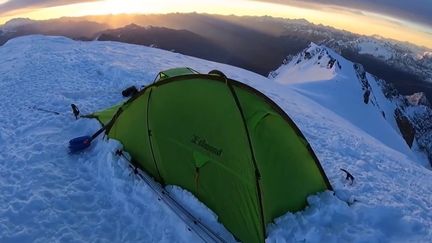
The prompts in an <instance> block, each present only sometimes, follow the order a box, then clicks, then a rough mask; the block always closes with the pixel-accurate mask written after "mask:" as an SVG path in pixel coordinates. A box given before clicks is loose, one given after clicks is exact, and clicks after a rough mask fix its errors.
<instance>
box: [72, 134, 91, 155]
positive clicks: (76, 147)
mask: <svg viewBox="0 0 432 243" xmlns="http://www.w3.org/2000/svg"><path fill="white" fill-rule="evenodd" d="M91 140H92V138H91V136H82V137H78V138H74V139H72V140H70V141H69V150H70V151H71V153H76V152H79V151H82V150H84V149H86V148H88V147H90V145H91Z"/></svg>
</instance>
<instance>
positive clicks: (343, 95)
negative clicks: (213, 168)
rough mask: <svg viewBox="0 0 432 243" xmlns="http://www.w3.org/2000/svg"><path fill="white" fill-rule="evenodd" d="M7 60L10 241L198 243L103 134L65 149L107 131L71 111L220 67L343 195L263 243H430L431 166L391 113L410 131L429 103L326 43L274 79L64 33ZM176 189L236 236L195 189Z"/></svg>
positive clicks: (0, 127)
mask: <svg viewBox="0 0 432 243" xmlns="http://www.w3.org/2000/svg"><path fill="white" fill-rule="evenodd" d="M0 62H1V63H2V65H0V73H2V75H1V76H0V88H1V90H2V93H1V95H0V99H1V102H2V105H1V106H0V121H1V122H0V147H1V148H2V152H1V153H0V174H1V176H0V189H1V191H2V193H1V194H0V202H1V203H0V218H1V226H0V241H1V242H37V241H40V242H52V241H54V242H55V241H83V242H89V241H90V242H94V241H101V242H105V241H106V242H139V241H157V242H172V241H177V242H197V241H199V239H198V238H197V237H196V236H195V235H194V234H193V233H192V232H190V231H188V230H187V227H186V226H185V224H184V223H183V222H182V221H181V220H180V219H179V218H177V216H176V215H175V214H174V213H173V212H172V211H170V209H169V208H167V206H165V205H164V204H162V203H161V202H160V201H158V198H157V197H156V196H155V195H154V194H153V193H152V191H151V189H150V188H148V187H147V186H146V184H144V183H143V182H142V181H141V180H139V179H138V178H137V177H136V176H135V175H134V174H133V173H132V171H131V170H130V169H129V167H128V165H127V162H126V161H125V160H124V159H122V158H120V157H118V156H116V155H115V151H116V150H117V149H119V148H121V145H120V144H119V143H118V142H116V141H114V140H109V141H107V140H105V139H103V138H102V137H100V138H98V139H97V140H95V141H94V142H93V143H92V144H93V145H92V147H91V148H90V149H89V150H88V151H86V152H85V153H82V154H76V155H71V154H68V152H67V148H66V146H67V142H68V141H69V139H71V138H73V137H78V136H82V135H83V134H91V133H92V132H94V131H96V130H98V129H99V128H100V125H99V124H98V122H97V121H94V120H85V119H80V120H75V119H74V118H73V116H72V114H71V113H70V111H69V109H70V104H71V103H75V104H77V105H79V106H80V108H81V111H82V112H83V113H89V112H92V111H96V110H100V109H102V108H104V107H108V106H111V105H114V104H117V103H119V102H122V101H124V99H123V97H122V95H121V90H123V89H124V88H125V87H129V86H130V85H137V86H141V85H145V84H149V83H151V82H153V80H154V77H155V76H156V74H157V73H158V72H159V71H160V70H163V69H168V68H172V67H178V66H189V67H191V68H193V69H195V70H197V71H199V72H202V73H207V72H209V71H210V70H212V69H219V70H221V71H222V72H224V73H225V74H226V75H227V76H228V77H230V78H233V79H237V80H239V81H241V82H244V83H246V84H248V85H250V86H253V87H254V88H256V89H258V90H259V91H260V92H262V93H264V94H266V95H267V96H268V97H270V98H271V99H272V100H273V101H275V102H276V103H277V104H278V105H279V106H280V107H281V108H282V109H283V110H284V111H285V112H286V113H287V114H288V115H289V116H290V117H291V118H292V119H293V121H294V122H295V123H296V124H297V125H298V127H299V128H300V129H301V131H302V132H303V133H304V134H305V136H306V138H307V140H308V141H309V142H310V144H311V146H312V148H313V149H314V151H315V152H316V155H317V157H318V158H319V160H320V162H321V164H322V165H323V169H324V171H325V173H326V174H327V176H328V178H329V180H330V182H331V184H332V186H333V188H334V192H323V193H319V194H317V195H311V196H310V197H308V202H309V206H308V207H307V208H306V209H304V210H303V211H300V212H296V213H289V212H287V213H286V214H285V215H283V216H281V217H280V218H277V219H276V220H275V221H274V223H272V224H271V225H270V226H269V228H268V229H269V230H268V232H267V241H269V242H275V241H288V242H289V241H306V242H360V241H362V242H363V241H367V242H395V241H397V242H430V241H432V234H431V231H430V229H431V227H432V211H431V210H430V208H431V206H432V205H431V200H430V195H431V194H432V184H431V182H432V180H431V176H432V173H431V170H430V166H428V165H427V164H426V163H427V162H426V160H425V159H426V158H425V156H423V152H422V151H419V150H420V149H419V150H417V148H419V146H417V145H418V144H420V143H421V142H420V141H419V139H418V138H417V137H416V138H415V139H413V140H412V141H413V144H412V147H411V148H410V146H409V144H408V143H407V142H406V141H405V139H404V138H403V132H402V131H401V129H399V126H398V124H397V123H398V121H397V119H396V118H395V116H394V114H393V113H395V110H396V109H397V108H398V107H405V110H401V113H402V114H403V115H404V116H407V119H409V122H410V123H411V122H412V120H411V119H412V116H411V114H414V112H411V110H415V111H416V112H415V113H416V114H417V112H419V114H426V113H422V111H421V110H422V109H425V110H427V109H428V108H426V107H425V106H422V104H421V103H422V102H420V103H419V105H420V106H421V107H419V106H418V105H417V104H415V103H414V104H399V103H398V102H399V101H397V100H399V98H401V97H402V96H401V95H399V94H398V93H397V91H396V90H394V89H384V88H383V87H387V85H384V83H383V81H381V80H379V79H376V78H375V77H374V76H373V75H370V74H369V73H367V72H364V70H363V69H362V68H361V66H360V65H358V64H354V63H351V62H349V61H348V60H346V59H344V58H342V57H341V56H339V55H338V54H337V53H336V52H335V51H332V50H331V49H329V48H326V47H324V46H319V45H310V46H309V47H308V48H307V49H306V50H305V51H303V52H301V53H300V54H299V55H296V56H295V58H291V59H289V60H287V62H286V64H285V65H282V66H281V67H280V68H279V69H278V70H276V71H275V72H274V73H273V75H272V76H274V77H272V78H270V79H268V78H266V77H264V76H261V75H258V74H255V73H252V72H250V71H247V70H244V69H241V68H236V67H232V66H229V65H224V64H219V63H215V62H209V61H205V60H203V59H198V58H193V57H188V56H185V55H182V54H179V53H173V52H169V51H163V50H159V49H156V48H149V47H145V46H137V45H129V44H122V43H118V42H108V41H107V42H105V41H104V42H97V41H93V42H77V41H73V40H70V39H66V38H63V37H44V36H29V37H20V38H16V39H13V40H11V41H9V42H7V43H6V44H5V45H4V46H1V47H0ZM368 90H369V92H367V91H368ZM47 91H49V92H47ZM367 93H369V95H365V94H367ZM388 97H393V99H389V98H388ZM402 100H403V97H402ZM411 100H413V99H411ZM420 100H421V98H420ZM402 103H403V102H402ZM47 111H48V112H47ZM53 112H58V114H59V115H57V113H53ZM383 112H384V113H383ZM417 118H418V119H420V120H421V121H422V122H427V121H428V120H423V117H422V116H417ZM429 121H430V119H429ZM173 122H174V123H173V124H175V121H173ZM413 124H414V125H415V126H417V125H419V126H420V124H421V123H420V122H419V123H416V122H414V123H413ZM415 129H417V128H415ZM416 131H417V130H416ZM415 136H417V134H416V135H415ZM408 142H409V140H408ZM341 168H342V169H345V170H347V171H349V172H350V173H351V174H352V175H353V176H354V178H355V179H354V183H353V184H351V183H349V182H347V181H346V180H345V177H346V175H345V174H344V173H343V172H341V170H340V169H341ZM281 186H283V185H281ZM168 191H169V192H170V193H171V194H172V195H173V196H174V197H175V198H177V199H178V200H179V201H180V202H181V203H182V204H183V205H184V206H185V207H186V208H187V209H189V210H190V211H191V212H192V213H193V214H195V215H197V216H198V217H199V218H200V220H202V221H203V222H205V223H206V224H207V225H210V227H212V228H213V229H215V230H216V231H217V232H219V233H220V234H225V235H227V236H229V235H230V234H229V232H227V231H226V230H225V229H224V227H223V226H222V225H220V224H219V223H218V222H217V216H216V215H215V214H213V213H212V212H211V211H210V210H209V209H208V208H207V207H206V206H205V205H203V204H202V203H200V202H199V201H198V200H197V199H196V198H195V197H194V196H193V195H191V194H190V193H189V192H187V191H184V190H183V189H181V188H180V187H177V186H168ZM113 222H115V223H113ZM233 240H234V239H233Z"/></svg>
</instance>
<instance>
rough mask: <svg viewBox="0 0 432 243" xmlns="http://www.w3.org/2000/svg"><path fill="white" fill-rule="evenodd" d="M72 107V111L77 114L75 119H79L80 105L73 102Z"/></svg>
mask: <svg viewBox="0 0 432 243" xmlns="http://www.w3.org/2000/svg"><path fill="white" fill-rule="evenodd" d="M71 107H72V113H73V114H74V116H75V120H78V117H79V115H80V111H79V109H78V106H76V105H75V104H71Z"/></svg>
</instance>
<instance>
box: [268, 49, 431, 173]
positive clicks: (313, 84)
mask: <svg viewBox="0 0 432 243" xmlns="http://www.w3.org/2000/svg"><path fill="white" fill-rule="evenodd" d="M270 78H272V79H274V80H275V81H276V82H279V83H282V84H288V85H290V87H294V88H295V89H296V90H298V91H299V92H301V93H304V94H305V95H306V96H307V97H309V98H311V99H313V100H315V101H316V102H317V103H319V104H321V105H322V106H325V107H327V108H328V109H330V110H332V111H333V112H335V113H337V114H339V115H340V116H342V117H344V118H345V119H347V120H349V121H350V122H351V123H352V124H355V125H356V126H357V127H359V128H362V130H364V131H366V132H367V133H368V134H370V135H371V136H373V137H375V138H376V139H378V140H380V141H381V142H383V143H385V144H386V145H387V146H390V147H392V148H394V149H396V150H398V151H406V150H407V149H409V148H411V149H412V150H413V151H414V152H415V153H418V152H419V153H420V155H419V156H420V157H422V156H423V157H426V159H425V161H423V162H422V164H423V165H425V166H427V165H428V164H430V165H432V143H431V142H432V140H431V135H432V120H430V117H431V116H430V115H431V114H432V106H431V105H430V103H429V101H428V99H427V98H426V96H425V95H424V94H423V93H416V94H413V95H411V96H408V97H405V96H402V95H401V94H400V93H399V92H398V91H397V90H396V89H395V88H394V86H393V85H392V84H390V83H387V82H386V81H385V80H382V79H379V78H377V77H376V76H374V75H372V74H370V73H367V72H366V71H365V69H364V67H363V66H362V65H361V64H358V63H352V62H350V61H348V60H347V59H345V58H343V57H341V56H340V55H339V54H337V53H336V52H334V51H333V50H331V49H329V48H327V47H325V46H318V45H316V44H311V45H310V46H309V47H308V48H307V49H305V50H304V51H303V52H302V53H300V54H298V55H297V56H294V57H292V59H291V60H288V61H287V62H286V63H285V64H284V65H282V66H281V67H280V68H279V69H277V70H275V71H273V72H271V73H270ZM340 104H343V105H340ZM408 147H409V148H408ZM422 154H424V155H425V156H424V155H422Z"/></svg>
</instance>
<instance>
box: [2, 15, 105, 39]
mask: <svg viewBox="0 0 432 243" xmlns="http://www.w3.org/2000/svg"><path fill="white" fill-rule="evenodd" d="M107 28H108V25H106V24H103V23H96V22H91V21H87V20H84V19H72V18H60V19H51V20H40V21H34V20H30V19H22V18H19V19H12V20H10V21H8V22H7V23H6V24H4V25H3V26H0V30H1V32H0V45H3V44H4V43H6V42H7V41H8V40H10V39H13V38H16V37H19V36H25V35H34V34H42V35H58V36H65V37H69V38H72V39H76V40H92V39H94V38H95V37H96V36H97V33H98V32H100V31H102V30H106V29H107Z"/></svg>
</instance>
